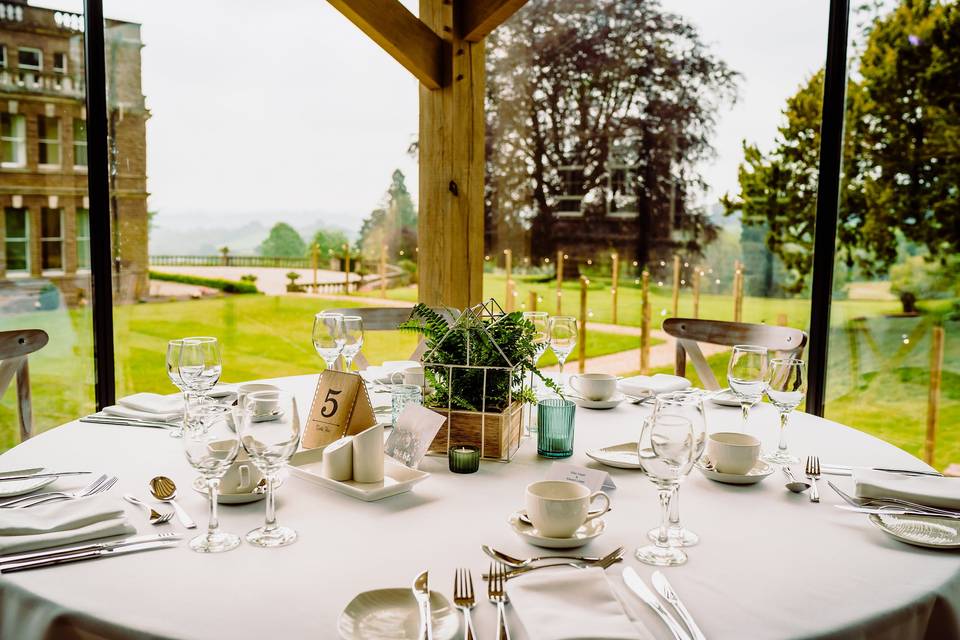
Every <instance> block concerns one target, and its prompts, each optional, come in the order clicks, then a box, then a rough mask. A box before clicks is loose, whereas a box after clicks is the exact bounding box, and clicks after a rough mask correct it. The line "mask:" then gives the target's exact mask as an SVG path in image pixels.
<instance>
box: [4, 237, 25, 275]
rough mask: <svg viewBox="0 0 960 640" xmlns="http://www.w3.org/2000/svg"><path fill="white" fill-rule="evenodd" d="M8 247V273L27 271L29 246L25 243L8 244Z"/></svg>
mask: <svg viewBox="0 0 960 640" xmlns="http://www.w3.org/2000/svg"><path fill="white" fill-rule="evenodd" d="M6 247H7V271H26V270H27V244H26V243H25V242H22V241H21V242H11V241H10V240H8V241H7V243H6Z"/></svg>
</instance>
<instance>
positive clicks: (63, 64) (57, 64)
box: [53, 53, 67, 73]
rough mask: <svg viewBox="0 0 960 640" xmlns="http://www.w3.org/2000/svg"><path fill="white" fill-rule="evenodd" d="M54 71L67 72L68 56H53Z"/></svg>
mask: <svg viewBox="0 0 960 640" xmlns="http://www.w3.org/2000/svg"><path fill="white" fill-rule="evenodd" d="M53 70H54V71H56V72H57V73H66V72H67V54H65V53H55V54H53Z"/></svg>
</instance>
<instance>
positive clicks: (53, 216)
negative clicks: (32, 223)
mask: <svg viewBox="0 0 960 640" xmlns="http://www.w3.org/2000/svg"><path fill="white" fill-rule="evenodd" d="M60 220H61V213H60V210H59V209H46V208H45V209H42V210H41V215H40V233H41V234H42V237H44V238H59V237H61V232H60Z"/></svg>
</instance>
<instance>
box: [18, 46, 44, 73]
mask: <svg viewBox="0 0 960 640" xmlns="http://www.w3.org/2000/svg"><path fill="white" fill-rule="evenodd" d="M17 68H19V69H33V70H34V71H40V70H42V69H43V51H41V50H40V49H32V48H30V47H21V48H20V49H18V50H17Z"/></svg>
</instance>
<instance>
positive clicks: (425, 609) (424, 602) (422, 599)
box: [412, 571, 433, 640]
mask: <svg viewBox="0 0 960 640" xmlns="http://www.w3.org/2000/svg"><path fill="white" fill-rule="evenodd" d="M429 573H430V572H429V571H424V572H423V573H421V574H420V575H418V576H417V578H416V580H414V581H413V587H412V590H413V597H414V598H416V599H417V604H418V605H420V638H425V639H426V640H433V620H431V618H430V582H429Z"/></svg>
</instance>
